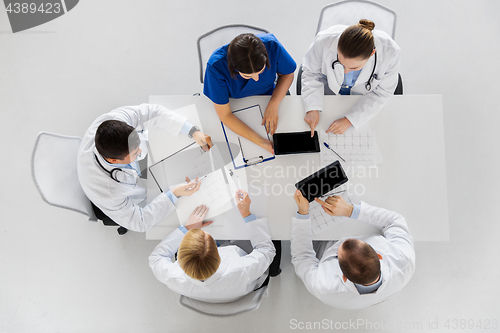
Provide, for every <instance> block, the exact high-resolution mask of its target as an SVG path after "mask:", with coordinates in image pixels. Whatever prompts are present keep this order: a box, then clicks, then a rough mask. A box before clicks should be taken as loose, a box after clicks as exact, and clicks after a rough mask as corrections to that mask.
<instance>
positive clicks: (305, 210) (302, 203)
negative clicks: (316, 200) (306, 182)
mask: <svg viewBox="0 0 500 333" xmlns="http://www.w3.org/2000/svg"><path fill="white" fill-rule="evenodd" d="M293 198H294V199H295V202H296V203H297V207H298V208H299V214H300V215H307V214H309V201H307V199H306V198H304V196H303V195H302V192H300V191H299V190H296V191H295V195H294V196H293Z"/></svg>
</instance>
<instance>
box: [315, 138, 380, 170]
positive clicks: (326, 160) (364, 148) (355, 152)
mask: <svg viewBox="0 0 500 333" xmlns="http://www.w3.org/2000/svg"><path fill="white" fill-rule="evenodd" d="M321 136H322V140H323V142H326V143H327V144H328V145H329V146H330V147H331V148H332V149H333V150H334V151H335V152H336V153H337V154H339V155H340V156H341V157H342V158H343V159H344V160H345V161H346V162H350V163H355V164H360V165H375V155H376V153H377V145H376V140H375V131H373V130H364V131H347V132H345V133H344V134H342V135H335V134H333V133H326V132H324V131H321ZM337 160H339V157H338V156H337V155H336V154H335V153H334V152H333V151H331V150H330V149H328V148H326V147H325V146H324V145H323V144H321V162H322V163H323V164H324V165H327V164H330V163H332V162H334V161H337Z"/></svg>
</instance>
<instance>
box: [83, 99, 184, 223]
mask: <svg viewBox="0 0 500 333" xmlns="http://www.w3.org/2000/svg"><path fill="white" fill-rule="evenodd" d="M106 120H120V121H123V122H125V123H127V124H128V125H130V126H132V127H134V128H135V129H136V131H138V132H140V131H145V130H147V129H149V128H153V127H159V128H162V129H163V130H165V131H167V132H168V133H170V134H172V135H173V136H177V135H178V134H179V132H180V130H181V129H182V126H183V125H184V123H185V122H186V119H185V118H183V117H181V116H179V115H177V114H176V113H174V112H172V111H169V110H167V109H166V108H164V107H163V106H161V105H153V104H141V105H138V106H123V107H120V108H117V109H115V110H113V111H111V112H109V113H106V114H103V115H102V116H100V117H98V118H97V119H96V120H95V121H94V122H93V123H92V125H90V127H89V129H88V130H87V132H86V133H85V135H84V137H83V139H82V143H81V146H80V150H79V152H78V162H77V163H78V164H77V169H78V178H79V180H80V184H81V185H82V188H83V191H84V192H85V194H86V195H87V197H88V198H89V199H90V201H92V202H93V203H94V205H96V206H97V207H99V209H101V210H102V211H103V213H104V214H106V215H107V216H109V217H110V218H111V219H112V220H113V221H115V222H116V223H118V224H119V225H121V226H123V227H125V228H127V229H129V230H133V231H139V232H144V231H146V230H147V229H149V228H151V227H152V226H153V225H155V224H156V223H157V222H159V221H161V220H162V219H164V218H165V217H166V216H168V215H169V214H170V213H172V212H173V211H174V210H175V206H174V204H173V203H172V201H171V200H170V199H169V198H168V196H167V195H166V194H165V193H162V194H160V195H158V196H157V197H156V198H155V199H154V200H153V201H152V202H151V203H149V204H148V205H144V200H145V199H146V194H147V190H146V189H147V187H146V184H145V180H144V179H140V178H139V177H138V175H137V172H136V171H135V170H130V169H127V171H126V172H127V173H129V174H131V175H132V177H131V178H132V180H133V181H134V180H135V183H136V184H135V185H128V184H122V183H118V182H116V181H115V180H113V179H112V178H111V177H110V175H109V174H108V173H107V172H105V171H104V170H102V168H101V167H100V166H99V164H98V163H97V161H96V158H95V156H96V155H97V156H98V158H99V159H100V162H101V165H102V166H103V167H104V168H106V169H107V170H109V171H111V170H112V169H113V167H111V166H108V165H107V164H106V163H105V161H104V160H103V159H102V157H100V155H99V154H98V152H97V149H96V148H95V133H96V131H97V128H98V127H99V125H100V124H101V123H103V122H104V121H106ZM139 135H140V136H141V137H143V134H142V133H140V134H139ZM145 148H146V147H145V146H144V141H143V140H142V138H141V149H143V153H142V154H141V156H142V157H144V155H145V153H146V152H145V151H144V149H145ZM140 204H142V205H143V206H142V207H141V206H140Z"/></svg>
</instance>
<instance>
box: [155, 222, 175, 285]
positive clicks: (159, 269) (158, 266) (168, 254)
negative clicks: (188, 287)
mask: <svg viewBox="0 0 500 333" xmlns="http://www.w3.org/2000/svg"><path fill="white" fill-rule="evenodd" d="M183 237H184V233H183V232H182V231H180V230H179V228H176V229H175V230H174V231H172V232H171V233H170V234H169V235H168V236H167V237H165V238H164V239H163V240H162V241H161V242H160V244H158V245H157V246H156V247H155V249H154V250H153V252H152V253H151V255H150V256H149V267H150V268H151V270H152V271H153V274H154V275H155V276H156V278H157V279H158V280H159V281H161V282H163V283H165V284H167V282H168V280H169V278H172V277H175V276H177V275H178V274H179V273H181V272H180V271H179V270H178V265H177V264H175V263H174V262H172V259H173V258H174V257H175V253H176V252H177V250H178V249H179V245H180V244H181V241H182V238H183ZM181 275H182V274H181Z"/></svg>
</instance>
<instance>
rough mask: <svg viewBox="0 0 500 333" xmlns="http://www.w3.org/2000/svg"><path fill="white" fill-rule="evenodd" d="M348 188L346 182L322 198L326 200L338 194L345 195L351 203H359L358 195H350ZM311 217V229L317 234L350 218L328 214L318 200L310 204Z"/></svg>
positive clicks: (346, 199)
mask: <svg viewBox="0 0 500 333" xmlns="http://www.w3.org/2000/svg"><path fill="white" fill-rule="evenodd" d="M347 189H348V187H347V186H346V185H345V184H344V185H342V186H340V187H338V188H336V189H334V190H332V191H331V192H330V193H329V194H326V195H324V196H322V197H321V198H320V199H321V200H323V201H325V200H326V198H328V197H330V196H333V195H337V196H341V197H343V198H344V199H345V201H346V202H348V203H349V204H351V205H352V204H354V203H359V199H358V198H357V197H356V196H353V195H348V193H347ZM339 192H341V193H339ZM309 217H310V218H311V229H312V232H313V234H314V235H315V236H316V235H318V234H320V233H322V232H324V231H326V230H328V229H331V228H333V227H334V226H336V225H339V224H340V223H342V222H345V221H347V220H349V218H348V217H345V216H330V215H328V214H327V213H325V211H324V210H323V208H322V207H321V205H320V204H319V203H317V202H316V201H313V202H311V204H310V205H309Z"/></svg>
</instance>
